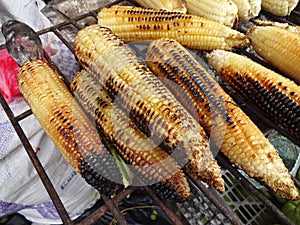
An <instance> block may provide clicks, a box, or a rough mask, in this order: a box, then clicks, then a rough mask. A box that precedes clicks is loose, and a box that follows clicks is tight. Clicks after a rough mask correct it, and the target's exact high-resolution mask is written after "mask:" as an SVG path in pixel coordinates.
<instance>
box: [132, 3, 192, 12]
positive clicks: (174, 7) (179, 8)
mask: <svg viewBox="0 0 300 225" xmlns="http://www.w3.org/2000/svg"><path fill="white" fill-rule="evenodd" d="M135 1H136V2H137V3H138V4H139V5H141V6H143V7H146V8H153V9H164V10H167V11H175V12H181V13H186V11H187V9H186V2H185V0H172V1H170V0H135Z"/></svg>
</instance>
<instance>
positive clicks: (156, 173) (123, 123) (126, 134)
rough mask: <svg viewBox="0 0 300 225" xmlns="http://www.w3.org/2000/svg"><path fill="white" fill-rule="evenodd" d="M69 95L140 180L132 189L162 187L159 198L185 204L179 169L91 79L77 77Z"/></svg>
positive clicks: (85, 75) (186, 192)
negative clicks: (147, 186)
mask: <svg viewBox="0 0 300 225" xmlns="http://www.w3.org/2000/svg"><path fill="white" fill-rule="evenodd" d="M71 91H72V92H73V94H74V96H75V98H76V100H77V101H78V102H79V104H80V105H81V106H82V108H83V109H84V110H85V111H86V112H87V114H88V115H89V117H90V118H93V121H95V124H96V126H97V128H98V129H99V130H100V131H102V133H103V134H104V135H105V137H107V139H108V140H109V141H110V142H111V143H112V144H113V145H114V146H115V149H116V150H117V151H118V153H119V154H120V156H121V157H122V158H123V160H124V161H125V162H126V163H128V165H130V168H131V169H132V171H133V172H134V173H135V174H137V176H138V177H139V179H138V180H137V181H136V182H133V185H149V184H151V185H153V186H155V187H156V188H159V187H160V186H162V187H160V190H161V191H160V192H159V193H158V194H160V195H163V197H164V198H166V199H170V198H172V199H175V200H178V201H186V200H187V199H188V198H189V197H190V188H189V184H188V182H187V179H186V177H185V175H184V173H183V172H182V171H181V170H180V167H179V165H178V164H177V163H176V162H175V161H174V159H172V158H171V157H170V156H169V155H168V154H167V153H166V152H165V151H163V150H162V149H161V148H160V147H158V145H156V144H155V143H154V142H153V141H151V139H149V138H147V137H146V136H145V135H144V134H143V133H142V132H141V131H140V130H139V129H138V128H137V127H136V126H134V125H133V122H131V121H130V119H129V117H128V115H127V114H126V113H124V112H123V111H122V110H121V109H119V108H118V107H117V106H116V105H115V104H114V103H113V102H112V99H111V98H110V97H109V96H108V94H107V93H106V92H105V91H104V90H103V89H101V85H99V83H98V82H97V81H96V80H95V79H94V78H93V77H92V76H91V75H89V74H88V73H87V72H86V71H82V72H80V73H78V74H77V75H76V76H75V77H74V79H73V80H72V82H71Z"/></svg>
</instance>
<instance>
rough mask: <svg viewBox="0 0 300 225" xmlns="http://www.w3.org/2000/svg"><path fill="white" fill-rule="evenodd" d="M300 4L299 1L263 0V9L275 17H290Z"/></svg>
mask: <svg viewBox="0 0 300 225" xmlns="http://www.w3.org/2000/svg"><path fill="white" fill-rule="evenodd" d="M298 3H299V0H276V1H274V0H261V7H262V9H263V10H265V11H267V12H269V13H271V14H273V15H276V16H288V15H290V13H291V12H292V11H293V10H294V9H295V7H296V6H297V4H298Z"/></svg>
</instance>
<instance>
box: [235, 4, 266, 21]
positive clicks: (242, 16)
mask: <svg viewBox="0 0 300 225" xmlns="http://www.w3.org/2000/svg"><path fill="white" fill-rule="evenodd" d="M232 1H233V2H234V3H235V4H236V6H237V8H238V17H239V20H244V21H247V20H249V19H251V18H253V17H256V16H258V14H259V12H260V10H261V0H232Z"/></svg>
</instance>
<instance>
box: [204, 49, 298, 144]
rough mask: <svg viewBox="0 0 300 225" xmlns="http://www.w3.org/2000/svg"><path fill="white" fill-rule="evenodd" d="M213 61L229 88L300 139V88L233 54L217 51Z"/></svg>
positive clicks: (211, 57)
mask: <svg viewBox="0 0 300 225" xmlns="http://www.w3.org/2000/svg"><path fill="white" fill-rule="evenodd" d="M222 57H224V58H222ZM210 59H211V60H210V61H211V63H212V65H213V66H214V67H215V68H216V70H217V71H218V72H219V74H220V75H221V76H222V78H223V79H224V80H225V81H226V82H227V83H228V84H230V85H231V86H232V87H233V88H234V89H235V90H237V91H238V92H239V93H241V94H242V95H243V96H244V97H245V98H247V99H249V100H250V101H251V102H252V103H253V104H255V105H256V106H257V107H259V108H260V109H261V110H262V111H263V112H264V113H265V114H266V115H267V116H268V117H269V118H271V119H272V120H273V121H275V122H276V123H277V124H278V125H279V126H281V128H283V129H284V130H286V131H287V132H288V133H289V134H290V135H291V136H293V137H295V138H297V139H299V138H300V87H299V86H298V85H297V84H295V83H294V82H293V81H291V80H289V79H288V78H285V77H283V76H281V75H280V74H277V73H275V72H273V71H271V70H269V69H267V68H265V67H263V66H261V65H259V64H257V63H255V62H253V61H251V60H250V59H248V58H246V57H241V56H238V55H237V54H234V53H227V52H223V51H216V52H213V53H212V54H211V56H210Z"/></svg>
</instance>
